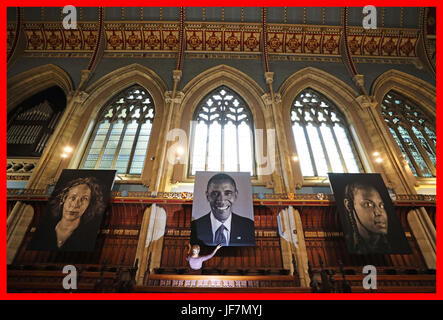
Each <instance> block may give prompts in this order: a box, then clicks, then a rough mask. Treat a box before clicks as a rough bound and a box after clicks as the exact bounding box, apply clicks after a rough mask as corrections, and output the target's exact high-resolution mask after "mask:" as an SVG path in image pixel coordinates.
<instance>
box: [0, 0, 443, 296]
mask: <svg viewBox="0 0 443 320" xmlns="http://www.w3.org/2000/svg"><path fill="white" fill-rule="evenodd" d="M42 4H44V5H45V6H47V7H51V6H65V5H75V6H86V7H91V6H102V5H103V2H99V1H91V0H88V1H84V0H81V1H56V0H43V1H35V0H21V1H13V0H4V1H1V4H0V21H1V27H0V30H1V32H0V35H1V38H0V43H1V47H0V59H1V61H3V63H1V73H2V75H3V76H2V77H1V99H2V100H1V105H3V106H6V105H7V100H6V88H7V66H6V55H7V50H6V27H7V20H6V18H7V17H6V8H7V7H14V6H20V7H27V6H28V7H33V6H35V7H37V6H38V7H39V6H42ZM147 4H149V5H151V6H162V7H167V6H183V5H185V6H207V4H208V3H207V2H206V1H203V0H184V1H171V0H163V1H152V2H148V3H147V2H146V1H140V0H132V1H131V6H137V5H140V6H145V5H147ZM303 4H304V3H302V2H298V1H287V0H278V3H276V2H275V1H264V0H246V1H245V0H243V1H242V2H241V6H250V7H252V6H277V5H278V6H303ZM368 4H370V5H374V6H376V7H377V6H378V5H379V6H385V7H386V6H394V7H405V6H419V7H426V6H429V7H437V16H439V17H440V16H442V17H443V4H439V2H438V1H428V0H426V1H410V0H406V1H405V0H403V1H399V0H390V1H388V3H386V0H384V1H380V0H377V1H325V0H322V1H317V2H316V5H317V6H326V7H327V6H365V5H368ZM120 5H121V1H117V0H112V1H106V6H108V7H110V6H120ZM229 5H231V6H239V2H238V1H232V0H224V1H212V2H211V6H225V7H226V6H229ZM442 26H443V23H441V22H439V23H437V33H439V34H440V33H441V31H442V28H443V27H442ZM442 46H443V45H442V41H441V40H439V41H437V52H439V53H440V52H443V51H442V50H443V47H442ZM441 69H442V67H441V64H440V63H438V64H437V70H438V72H437V74H438V75H440V74H441V72H442V71H440V70H441ZM441 78H442V77H441V76H440V77H438V76H437V83H438V82H439V81H440V80H441ZM440 91H441V90H438V86H437V101H440V97H441V96H442V94H441V92H440ZM5 111H6V108H5ZM5 111H4V113H3V115H4V118H3V119H2V121H1V125H0V128H1V130H2V132H4V137H6V114H5V113H6V112H5ZM440 114H441V110H440V111H438V110H437V136H439V132H440V131H441V130H440V129H441V122H442V119H441V116H440ZM0 153H1V154H2V155H3V156H2V157H1V163H0V167H1V166H2V167H3V168H6V139H2V141H1V144H0ZM440 155H441V148H439V147H438V146H437V157H438V158H440ZM439 163H440V162H439ZM439 163H438V164H437V171H439V170H438V169H439V168H440V165H439ZM438 180H439V179H438V176H437V182H438ZM441 191H442V187H441V186H440V184H439V183H437V202H438V200H439V198H440V194H441ZM0 194H3V195H5V198H6V173H3V174H2V175H1V184H0ZM0 206H1V207H0V208H1V212H2V213H3V214H4V215H3V219H2V221H3V222H2V223H0V241H1V243H3V245H2V246H1V247H0V252H1V256H0V299H4V300H103V299H106V300H234V299H235V300H397V299H402V300H411V299H414V300H440V299H442V296H443V295H442V282H443V278H442V276H441V274H440V272H437V288H436V293H420V294H405V293H398V294H397V293H395V294H387V293H351V294H313V293H300V294H299V293H284V294H283V293H281V294H280V293H209V294H208V293H171V294H169V293H124V294H118V293H115V294H114V293H111V294H103V293H97V294H94V293H87V294H86V293H79V294H63V293H57V294H55V293H54V294H43V293H42V294H29V293H23V294H17V293H15V294H11V293H9V294H8V293H7V292H6V223H5V222H6V219H5V218H6V217H5V215H6V201H2V202H1V204H0ZM440 211H442V210H439V209H438V207H437V224H438V225H441V223H440V222H441V220H442V219H443V218H442V217H441V216H440V215H441V212H440ZM441 239H442V237H441V236H438V235H437V247H441V242H442V240H441ZM441 265H442V262H441V259H437V270H440V269H441Z"/></svg>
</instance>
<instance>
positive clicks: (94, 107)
mask: <svg viewBox="0 0 443 320" xmlns="http://www.w3.org/2000/svg"><path fill="white" fill-rule="evenodd" d="M135 84H138V85H140V86H142V87H144V88H145V89H146V90H147V91H148V92H149V94H150V95H151V97H152V99H153V101H154V106H155V117H154V122H153V127H152V131H151V137H150V140H149V147H148V153H147V155H146V160H145V165H144V169H143V173H142V177H141V180H142V181H144V183H148V181H147V180H149V177H150V172H151V171H152V165H153V163H152V162H153V160H151V159H152V158H154V157H155V154H156V150H157V147H158V138H159V134H160V132H161V127H162V122H163V121H162V119H163V115H164V109H165V99H164V96H165V92H166V91H167V86H166V84H165V83H164V82H163V80H162V79H161V78H160V77H159V76H158V75H157V74H156V73H155V72H154V71H152V70H151V69H149V68H147V67H144V66H142V65H139V64H137V63H135V64H131V65H128V66H125V67H122V68H119V69H117V70H114V71H112V72H110V73H108V74H106V75H104V76H103V77H102V78H100V79H98V80H97V81H95V82H94V83H93V84H91V85H90V86H89V87H87V88H86V89H85V92H84V101H83V103H82V105H81V106H80V113H81V114H82V118H81V122H80V125H79V127H78V128H77V130H76V134H75V141H73V143H72V144H73V145H77V150H78V152H77V154H76V155H75V156H74V157H73V159H72V161H71V163H70V167H74V168H76V167H78V165H79V163H80V161H81V158H82V156H83V152H84V150H85V148H86V145H87V142H88V140H89V138H90V135H91V134H92V130H93V128H94V125H95V123H96V117H97V115H98V114H99V112H100V110H101V109H102V107H103V106H104V105H105V104H106V103H107V102H108V101H109V99H111V98H112V97H113V96H115V95H116V94H118V93H119V92H121V91H122V90H124V89H126V88H128V87H130V86H132V85H135Z"/></svg>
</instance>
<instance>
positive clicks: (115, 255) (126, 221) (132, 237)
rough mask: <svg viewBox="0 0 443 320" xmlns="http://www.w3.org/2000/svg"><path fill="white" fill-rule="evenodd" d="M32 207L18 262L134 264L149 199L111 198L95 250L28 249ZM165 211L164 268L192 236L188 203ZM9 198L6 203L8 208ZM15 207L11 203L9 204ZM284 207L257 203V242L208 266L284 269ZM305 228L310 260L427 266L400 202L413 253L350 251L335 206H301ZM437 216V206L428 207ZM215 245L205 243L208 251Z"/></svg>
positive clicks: (316, 263) (174, 263) (332, 264)
mask: <svg viewBox="0 0 443 320" xmlns="http://www.w3.org/2000/svg"><path fill="white" fill-rule="evenodd" d="M28 204H30V205H32V206H33V208H34V219H33V221H32V223H31V226H30V228H29V230H28V232H27V233H26V236H25V239H24V241H23V243H22V245H21V248H20V250H19V252H18V254H17V256H16V258H15V260H14V263H13V264H14V265H32V264H68V263H75V264H86V265H107V266H114V265H115V266H133V264H134V260H135V253H136V248H137V242H138V238H139V232H140V226H141V222H142V219H143V212H144V210H145V208H146V206H147V205H146V204H132V203H130V204H129V203H128V204H124V203H112V204H111V205H110V206H109V208H108V210H107V212H106V214H105V217H104V219H103V223H102V228H101V230H100V233H99V235H98V238H97V242H96V249H95V251H94V252H91V253H82V252H80V253H74V252H65V253H63V252H49V251H28V250H26V247H27V245H28V243H29V241H30V239H31V237H32V235H33V231H34V230H35V227H36V226H37V225H38V222H39V219H40V216H41V215H42V213H43V212H44V209H45V205H46V202H45V201H29V202H28ZM161 206H162V207H163V208H164V209H165V210H166V212H167V222H166V230H165V236H164V244H163V250H162V257H161V268H164V269H170V268H186V267H187V262H186V260H185V258H186V252H187V244H188V243H189V240H190V226H191V211H192V205H189V204H177V205H176V204H167V205H161ZM9 207H10V206H9V204H8V208H9ZM11 208H12V207H11ZM282 208H283V207H277V206H273V207H265V206H254V216H255V217H254V218H255V228H256V229H255V236H256V245H255V246H254V247H225V248H222V249H221V250H220V251H219V252H218V253H217V254H216V256H215V257H214V258H212V259H211V260H209V261H207V262H205V264H204V267H205V268H213V269H230V270H234V271H239V270H240V271H241V270H242V269H243V270H245V269H246V270H248V269H253V270H259V269H276V270H277V269H282V268H283V263H282V253H281V246H280V236H279V232H278V226H277V215H278V213H279V211H280V210H281V209H282ZM294 209H296V210H298V211H299V212H300V216H301V219H302V224H303V228H304V233H305V242H306V249H307V254H308V258H309V261H310V264H311V266H312V267H313V268H314V269H316V268H320V264H321V263H323V266H324V267H325V268H333V269H335V268H338V266H339V263H340V261H341V262H343V265H344V267H345V268H347V269H352V268H355V269H358V270H360V271H358V272H361V267H362V266H364V265H367V264H373V265H375V266H377V267H381V268H388V269H389V268H390V269H395V270H408V269H416V270H417V269H418V270H425V269H426V266H425V264H424V261H423V257H422V255H421V253H420V252H419V250H418V246H417V243H416V241H415V238H414V236H413V234H412V233H411V230H410V228H409V225H408V222H407V214H408V212H409V211H410V210H411V209H413V207H408V206H397V207H396V212H397V214H398V216H399V218H400V220H401V223H402V226H403V228H404V231H405V233H406V236H407V239H408V241H409V244H410V246H411V249H412V254H409V255H351V254H349V253H348V252H347V249H346V244H345V241H344V238H343V233H342V229H341V225H340V221H339V219H338V215H337V209H336V207H335V206H299V207H294ZM426 210H427V212H428V214H429V216H430V217H431V219H432V220H433V221H435V212H436V210H435V207H434V206H430V207H426ZM212 249H213V248H202V251H201V254H207V253H210V251H212Z"/></svg>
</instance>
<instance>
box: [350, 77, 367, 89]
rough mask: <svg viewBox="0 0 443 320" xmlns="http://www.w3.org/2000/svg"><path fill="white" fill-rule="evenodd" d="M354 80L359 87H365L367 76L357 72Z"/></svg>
mask: <svg viewBox="0 0 443 320" xmlns="http://www.w3.org/2000/svg"><path fill="white" fill-rule="evenodd" d="M352 81H354V83H355V84H356V85H357V86H358V87H359V88H363V87H364V86H365V76H364V75H362V74H356V75H355V76H354V77H353V78H352Z"/></svg>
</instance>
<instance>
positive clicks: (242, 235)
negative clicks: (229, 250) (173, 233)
mask: <svg viewBox="0 0 443 320" xmlns="http://www.w3.org/2000/svg"><path fill="white" fill-rule="evenodd" d="M198 174H199V172H197V173H196V180H195V181H196V184H195V187H194V205H193V212H192V216H193V219H194V220H193V221H192V223H191V242H192V244H204V245H207V246H216V245H218V244H221V245H222V246H254V245H255V240H254V220H253V217H254V214H253V208H252V192H251V184H250V183H251V182H250V179H251V178H250V174H249V173H232V175H236V177H237V179H238V181H239V179H242V182H245V183H243V185H246V184H247V183H249V194H248V195H247V194H246V193H247V191H246V190H243V191H242V192H245V194H243V195H242V197H241V198H242V202H243V203H242V204H241V205H239V204H237V205H236V206H235V207H236V208H237V210H241V211H242V212H237V213H235V212H233V206H234V203H236V201H237V200H238V199H239V198H240V197H239V190H238V189H237V184H236V183H235V180H234V179H233V178H232V177H231V175H228V174H226V173H217V174H215V175H212V176H211V178H210V179H209V180H208V183H207V185H206V192H205V195H206V201H207V203H206V204H205V202H206V201H205V200H204V199H203V196H202V194H203V188H204V185H201V183H200V187H199V185H198V184H199V181H198V180H200V181H201V180H205V179H204V177H205V176H206V178H207V177H208V175H207V174H208V172H201V175H200V178H203V179H198V178H199V175H198ZM209 174H214V173H209ZM203 184H204V181H203ZM198 189H200V190H198ZM245 189H247V186H245ZM196 192H199V193H200V194H199V196H197V197H196ZM244 200H245V201H244ZM198 202H203V206H205V207H206V209H201V208H202V206H201V205H199V203H198ZM239 202H240V201H239ZM207 204H209V207H210V209H209V212H208V209H207ZM203 210H205V211H203ZM202 211H203V212H202ZM199 214H200V215H202V216H199ZM248 217H251V219H250V218H248Z"/></svg>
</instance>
